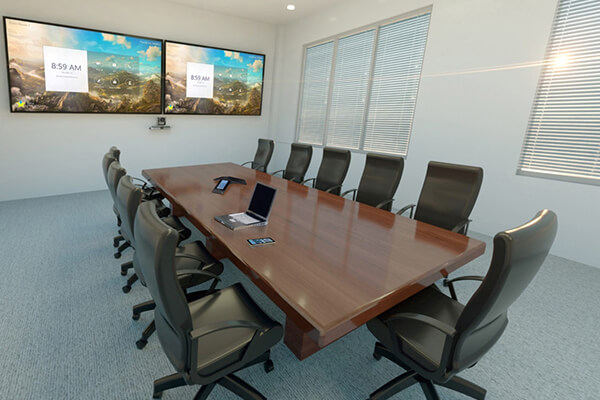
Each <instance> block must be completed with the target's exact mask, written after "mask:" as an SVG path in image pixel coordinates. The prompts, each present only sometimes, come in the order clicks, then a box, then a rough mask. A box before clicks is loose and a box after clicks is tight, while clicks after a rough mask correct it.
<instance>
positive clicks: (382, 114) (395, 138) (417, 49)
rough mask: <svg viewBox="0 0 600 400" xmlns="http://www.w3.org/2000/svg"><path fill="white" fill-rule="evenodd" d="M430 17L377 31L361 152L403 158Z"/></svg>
mask: <svg viewBox="0 0 600 400" xmlns="http://www.w3.org/2000/svg"><path fill="white" fill-rule="evenodd" d="M429 19H430V14H429V13H428V14H424V15H420V16H417V17H413V18H410V19H407V20H404V21H400V22H396V23H393V24H390V25H385V26H382V27H381V28H380V29H379V38H378V44H377V55H376V56H375V68H374V70H373V83H372V88H371V95H370V100H369V107H368V114H367V122H366V126H365V141H364V150H367V151H375V152H380V153H393V154H399V155H402V156H406V154H407V152H408V142H409V138H410V132H411V128H412V120H413V114H414V110H415V104H416V101H417V91H418V89H419V81H420V76H421V66H422V64H423V56H424V54H425V43H426V42H427V31H428V29H429Z"/></svg>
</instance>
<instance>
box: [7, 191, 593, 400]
mask: <svg viewBox="0 0 600 400" xmlns="http://www.w3.org/2000/svg"><path fill="white" fill-rule="evenodd" d="M111 207H112V201H111V199H110V196H109V194H108V192H107V191H100V192H90V193H81V194H73V195H65V196H56V197H47V198H39V199H31V200H21V201H10V202H3V203H0V221H2V227H3V229H2V233H1V234H0V235H1V240H0V254H1V255H2V258H1V260H2V261H1V264H0V267H1V269H0V271H2V275H1V278H0V398H2V399H80V398H88V399H150V398H151V396H152V382H153V380H154V379H157V378H160V377H162V376H165V375H169V374H171V373H173V368H172V366H171V365H170V364H169V362H168V360H167V358H166V357H165V355H164V354H163V352H162V349H161V347H160V344H159V342H158V340H157V338H156V336H153V337H151V338H150V340H149V343H148V345H147V347H146V348H145V349H144V350H141V351H140V350H138V349H137V348H136V347H135V344H134V343H135V341H136V340H137V339H138V338H139V335H140V334H141V332H142V330H143V329H144V327H145V326H146V325H147V324H148V323H149V322H150V321H151V318H152V315H151V313H145V314H142V317H141V319H140V320H139V321H133V320H132V319H131V306H132V305H134V304H136V303H139V302H142V301H145V300H148V299H149V297H148V293H147V291H146V289H145V288H144V287H142V286H141V285H139V283H137V284H136V285H135V286H134V287H133V289H132V291H131V292H130V293H129V294H127V295H126V294H123V292H122V291H121V287H122V286H123V284H124V283H125V278H123V277H122V276H120V274H119V265H120V263H121V262H123V261H127V260H129V259H130V258H131V251H129V252H127V253H126V254H124V256H123V258H122V259H121V260H115V259H114V258H113V255H112V253H113V248H112V246H111V239H112V237H113V235H114V234H115V233H116V225H115V218H114V215H113V213H112V210H111ZM507 228H510V227H507ZM472 235H473V236H475V237H477V238H480V239H483V240H485V241H486V242H487V243H488V251H487V252H486V254H485V255H484V256H482V257H480V258H479V259H478V260H476V261H475V262H472V263H470V264H469V265H467V266H465V267H464V268H462V269H461V270H459V272H458V273H455V274H484V273H485V272H486V270H487V267H488V265H489V260H490V252H491V245H490V240H491V238H489V237H485V236H481V235H477V234H474V233H472ZM225 271H226V272H225V273H224V275H223V285H227V284H231V283H234V282H242V284H243V285H244V286H245V287H246V289H247V290H248V291H249V292H250V294H251V295H252V296H253V297H254V298H255V299H256V301H257V302H258V303H259V304H260V305H261V306H262V307H263V308H264V309H265V311H267V312H268V313H269V314H270V315H271V316H272V317H274V318H275V319H277V320H279V321H280V322H284V314H283V313H282V312H281V311H280V310H279V309H278V308H277V307H276V306H275V305H274V304H273V303H272V302H271V301H270V300H269V299H268V298H266V297H265V296H264V295H263V294H262V293H261V292H260V291H259V290H258V289H257V288H256V287H254V285H253V284H252V283H251V282H250V281H249V280H248V279H247V278H246V277H245V276H244V275H243V274H241V273H240V272H239V271H238V270H237V269H236V268H235V267H234V266H233V265H232V264H231V263H229V262H226V263H225ZM475 288H476V286H475V284H473V283H463V284H460V286H459V288H458V289H459V290H458V294H459V298H460V299H462V300H464V301H466V300H467V299H468V298H469V296H470V294H471V293H472V292H473V290H474V289H475ZM599 288H600V270H599V269H595V268H592V267H589V266H585V265H582V264H578V263H575V262H572V261H569V260H565V259H562V258H559V257H555V256H550V257H549V258H548V259H547V261H546V262H545V264H544V265H543V267H542V269H541V271H540V273H539V274H538V276H537V277H536V279H535V280H534V282H533V283H532V285H531V286H530V287H529V288H528V290H527V291H526V292H525V293H524V294H523V296H522V297H521V298H519V300H518V301H517V302H516V303H515V304H514V305H513V307H512V308H511V309H510V312H509V319H510V322H509V325H508V328H507V330H506V331H505V333H504V335H503V337H502V338H501V339H500V341H499V342H498V343H497V345H496V346H495V347H494V348H493V349H492V350H491V351H490V352H489V353H488V354H487V355H486V356H485V357H484V358H483V359H482V360H481V361H480V362H479V363H478V364H477V365H476V366H475V367H474V368H472V369H470V370H467V371H465V372H464V373H463V374H462V375H461V376H463V377H464V378H466V379H469V380H472V381H474V382H475V383H477V384H479V385H481V386H483V387H485V388H486V389H487V390H488V396H487V398H488V399H561V400H563V399H585V400H592V399H597V398H599V396H600V373H598V364H599V363H600V341H599V340H598V337H599V334H598V332H599V331H600V296H599V295H598V289H599ZM323 306H324V307H325V306H326V305H323ZM374 343H375V340H374V339H373V337H372V336H371V335H370V333H369V332H368V330H367V329H366V328H365V327H362V328H359V329H357V330H356V331H354V332H352V333H351V334H349V335H347V336H346V337H344V338H343V339H341V340H339V341H337V342H336V343H334V344H332V345H331V346H329V347H327V348H326V349H324V350H322V351H321V352H319V353H317V354H315V355H313V356H312V357H310V358H308V359H307V360H304V361H302V362H300V361H298V360H297V359H296V358H295V357H294V355H293V354H292V353H291V352H290V351H289V350H288V349H287V348H286V347H285V345H283V343H280V344H279V345H277V346H276V347H275V348H274V349H273V351H272V358H273V361H274V362H275V371H273V372H272V373H270V374H268V375H267V374H265V373H264V371H263V369H262V366H260V365H259V366H255V367H251V368H249V369H247V370H244V371H242V372H240V373H239V376H240V377H242V378H243V379H245V380H246V381H247V382H249V383H250V384H251V385H253V386H255V387H256V388H257V389H258V390H259V391H261V392H262V393H263V394H264V395H265V396H266V397H267V398H269V399H290V400H291V399H298V400H310V399H366V398H367V397H368V395H369V393H371V392H372V391H374V390H375V389H377V388H378V387H380V386H381V385H382V384H384V383H386V382H387V381H389V380H390V379H392V378H394V377H396V376H398V375H400V374H401V373H402V372H403V371H402V369H401V368H399V367H397V366H396V365H394V364H393V363H391V362H389V361H387V360H385V359H383V360H381V361H375V360H374V359H373V357H372V356H371V354H372V350H373V345H374ZM196 390H197V388H196V387H183V388H177V389H172V390H169V391H167V392H165V394H164V397H163V398H164V399H165V400H168V399H192V398H193V396H194V394H195V392H196ZM439 393H440V396H441V397H442V398H443V399H448V400H453V399H464V398H466V397H464V396H462V395H459V394H456V393H454V392H451V391H448V390H445V389H443V388H442V389H439ZM235 398H236V397H235V396H234V395H232V394H230V393H229V392H226V391H225V390H223V389H221V388H217V389H216V390H215V391H214V392H213V394H212V396H211V399H215V400H217V399H235ZM394 398H395V399H396V398H397V399H424V395H423V394H422V392H421V391H420V388H419V387H418V386H414V387H412V388H410V389H409V390H406V391H404V392H402V393H401V394H398V395H396V396H395V397H394Z"/></svg>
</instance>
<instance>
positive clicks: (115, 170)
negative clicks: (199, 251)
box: [107, 161, 191, 275]
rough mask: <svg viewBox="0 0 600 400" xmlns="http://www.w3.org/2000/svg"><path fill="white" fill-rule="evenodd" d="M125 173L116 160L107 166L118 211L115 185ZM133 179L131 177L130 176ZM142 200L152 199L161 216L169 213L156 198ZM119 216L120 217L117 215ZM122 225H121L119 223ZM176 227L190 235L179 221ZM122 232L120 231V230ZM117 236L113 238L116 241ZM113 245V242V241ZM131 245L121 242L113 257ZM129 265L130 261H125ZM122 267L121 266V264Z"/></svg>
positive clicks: (110, 188) (117, 256)
mask: <svg viewBox="0 0 600 400" xmlns="http://www.w3.org/2000/svg"><path fill="white" fill-rule="evenodd" d="M126 174H127V171H126V170H125V168H123V167H122V166H121V164H120V163H119V162H118V161H113V162H112V163H111V164H110V165H109V167H108V173H107V181H108V189H109V192H110V194H111V196H112V198H113V201H114V204H115V206H114V207H115V209H116V210H117V213H118V208H117V207H116V204H117V186H118V185H119V181H120V180H121V178H123V177H124V176H125V175H126ZM132 179H133V178H132ZM141 189H142V191H144V188H141ZM144 200H146V201H152V202H154V203H155V204H156V206H157V207H158V212H159V214H160V216H161V217H166V216H167V215H169V214H170V210H169V208H168V207H167V206H165V205H164V204H163V203H162V202H161V201H160V200H158V199H152V198H150V199H149V198H148V197H146V196H144ZM119 218H120V217H119ZM121 226H122V225H121ZM177 228H178V229H181V230H182V231H183V232H185V233H182V235H183V234H185V235H187V237H190V235H191V232H190V230H189V229H187V228H185V226H183V225H182V224H181V223H179V224H178V225H177ZM121 233H122V232H121ZM116 239H117V238H115V241H116ZM124 239H125V238H124V237H123V235H121V240H124ZM113 245H114V243H113ZM129 247H131V244H130V243H129V242H128V241H125V243H123V244H121V245H120V246H119V247H118V248H117V251H116V253H115V254H114V257H115V258H117V259H119V258H121V255H122V254H123V251H125V249H127V248H129ZM126 264H128V265H129V266H130V263H126ZM122 268H123V266H122ZM121 274H122V275H125V273H123V269H121Z"/></svg>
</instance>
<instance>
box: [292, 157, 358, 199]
mask: <svg viewBox="0 0 600 400" xmlns="http://www.w3.org/2000/svg"><path fill="white" fill-rule="evenodd" d="M349 166H350V151H349V150H342V149H334V148H332V147H325V148H323V160H322V161H321V165H320V166H319V172H317V177H316V178H310V179H306V180H304V181H302V182H301V183H303V184H304V183H307V182H310V181H312V182H313V188H315V189H319V190H323V191H325V192H327V193H333V194H337V195H339V194H340V192H341V190H342V183H343V182H344V179H345V178H346V174H347V173H348V167H349Z"/></svg>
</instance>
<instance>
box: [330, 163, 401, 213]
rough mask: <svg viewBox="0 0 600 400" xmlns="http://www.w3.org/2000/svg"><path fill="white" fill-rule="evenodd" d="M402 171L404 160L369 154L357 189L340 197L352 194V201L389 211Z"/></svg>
mask: <svg viewBox="0 0 600 400" xmlns="http://www.w3.org/2000/svg"><path fill="white" fill-rule="evenodd" d="M403 170H404V158H402V157H394V156H385V155H381V154H373V153H369V154H367V159H366V162H365V169H364V170H363V174H362V177H361V178H360V183H359V185H358V189H351V190H347V191H345V192H344V193H342V197H345V196H346V195H347V194H348V193H352V200H356V201H358V202H359V203H364V204H368V205H370V206H373V207H376V208H381V209H384V210H387V211H391V210H392V203H393V202H394V199H393V197H394V194H395V193H396V189H398V184H399V183H400V178H401V177H402V171H403Z"/></svg>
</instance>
